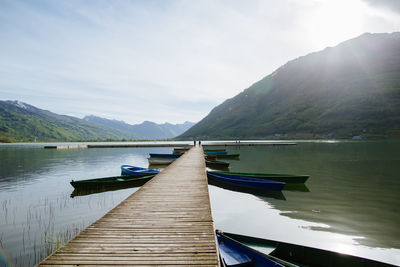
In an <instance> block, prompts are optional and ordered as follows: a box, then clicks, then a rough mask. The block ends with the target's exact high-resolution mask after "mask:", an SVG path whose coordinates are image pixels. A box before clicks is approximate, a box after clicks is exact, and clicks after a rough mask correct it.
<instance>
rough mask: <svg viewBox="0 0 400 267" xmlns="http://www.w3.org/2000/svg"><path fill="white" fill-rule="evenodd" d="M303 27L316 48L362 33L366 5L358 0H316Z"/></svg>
mask: <svg viewBox="0 0 400 267" xmlns="http://www.w3.org/2000/svg"><path fill="white" fill-rule="evenodd" d="M316 5H317V8H316V9H315V11H313V13H312V15H310V18H309V20H308V21H307V23H306V25H305V27H306V31H307V32H308V38H309V40H310V42H311V43H312V44H313V45H314V46H316V48H318V49H323V48H325V47H326V46H332V45H336V44H337V43H339V42H341V41H344V40H347V39H350V38H354V37H356V36H358V35H360V34H362V33H363V31H362V30H363V25H364V21H365V13H366V11H367V6H366V5H365V4H364V3H362V2H361V1H359V0H351V1H349V0H337V1H322V0H321V1H317V2H316Z"/></svg>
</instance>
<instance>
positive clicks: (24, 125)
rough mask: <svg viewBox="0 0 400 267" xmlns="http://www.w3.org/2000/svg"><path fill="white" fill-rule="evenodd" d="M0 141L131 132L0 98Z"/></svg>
mask: <svg viewBox="0 0 400 267" xmlns="http://www.w3.org/2000/svg"><path fill="white" fill-rule="evenodd" d="M0 122H1V124H0V141H34V140H37V141H76V140H94V139H102V140H105V139H123V138H126V139H131V138H135V137H134V136H133V135H132V134H128V133H125V132H123V131H119V130H116V129H113V128H110V127H106V126H103V125H99V124H95V123H92V122H88V121H85V120H82V119H78V118H75V117H71V116H65V115H58V114H55V113H52V112H50V111H47V110H42V109H39V108H36V107H34V106H32V105H29V104H26V103H23V102H20V101H0Z"/></svg>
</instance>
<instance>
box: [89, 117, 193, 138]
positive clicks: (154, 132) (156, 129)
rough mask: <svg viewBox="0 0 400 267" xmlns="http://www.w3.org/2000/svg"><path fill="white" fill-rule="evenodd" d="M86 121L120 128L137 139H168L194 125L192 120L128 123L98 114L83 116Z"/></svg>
mask: <svg viewBox="0 0 400 267" xmlns="http://www.w3.org/2000/svg"><path fill="white" fill-rule="evenodd" d="M83 119H84V120H86V121H89V122H93V123H97V124H100V125H104V126H107V127H111V128H114V129H118V130H120V131H123V132H126V133H129V134H132V135H135V136H137V139H155V140H156V139H168V138H174V137H176V136H178V135H180V134H182V133H183V132H185V131H186V130H188V129H189V128H190V127H192V126H193V125H194V123H192V122H188V121H187V122H185V123H182V124H171V123H164V124H157V123H154V122H151V121H144V122H143V123H141V124H134V125H131V124H127V123H125V122H123V121H118V120H109V119H105V118H100V117H97V116H93V115H90V116H86V117H85V118H83Z"/></svg>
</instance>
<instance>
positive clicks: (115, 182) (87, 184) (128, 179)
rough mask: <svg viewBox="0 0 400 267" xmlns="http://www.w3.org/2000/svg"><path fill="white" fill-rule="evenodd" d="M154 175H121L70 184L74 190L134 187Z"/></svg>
mask: <svg viewBox="0 0 400 267" xmlns="http://www.w3.org/2000/svg"><path fill="white" fill-rule="evenodd" d="M154 176H155V175H148V174H145V175H123V176H113V177H105V178H97V179H88V180H79V181H74V180H72V181H71V182H70V183H71V185H72V186H73V187H74V188H102V187H107V188H108V187H120V186H129V185H135V184H137V183H141V182H146V181H148V180H150V179H151V178H153V177H154Z"/></svg>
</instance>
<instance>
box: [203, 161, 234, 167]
mask: <svg viewBox="0 0 400 267" xmlns="http://www.w3.org/2000/svg"><path fill="white" fill-rule="evenodd" d="M206 166H207V167H210V168H211V167H216V168H228V167H229V162H224V161H219V160H206Z"/></svg>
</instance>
